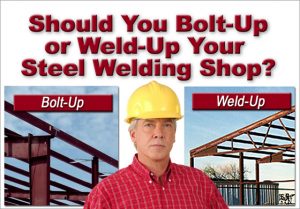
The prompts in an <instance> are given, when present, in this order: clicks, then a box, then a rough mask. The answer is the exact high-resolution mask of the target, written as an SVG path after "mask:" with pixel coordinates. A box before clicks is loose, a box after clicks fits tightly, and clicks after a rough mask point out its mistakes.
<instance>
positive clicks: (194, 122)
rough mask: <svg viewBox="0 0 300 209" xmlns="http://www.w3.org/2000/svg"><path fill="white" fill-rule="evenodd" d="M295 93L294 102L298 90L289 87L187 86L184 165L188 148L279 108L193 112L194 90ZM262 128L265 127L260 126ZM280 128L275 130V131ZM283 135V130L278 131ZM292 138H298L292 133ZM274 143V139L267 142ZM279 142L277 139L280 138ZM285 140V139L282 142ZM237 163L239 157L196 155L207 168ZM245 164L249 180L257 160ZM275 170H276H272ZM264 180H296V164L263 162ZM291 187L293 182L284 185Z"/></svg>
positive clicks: (292, 125) (293, 94)
mask: <svg viewBox="0 0 300 209" xmlns="http://www.w3.org/2000/svg"><path fill="white" fill-rule="evenodd" d="M208 92H211V93H226V92H227V93H229V92H231V93H243V92H244V93H251V92H253V93H264V92H276V93H284V92H287V93H292V104H293V105H294V104H295V89H294V88H289V87H185V111H184V122H185V130H184V135H185V164H186V165H189V151H190V150H191V149H193V148H196V147H198V146H200V145H203V144H206V143H208V142H210V141H212V140H215V139H217V138H219V137H221V136H224V135H226V134H229V133H231V132H233V131H235V130H237V129H240V128H242V127H244V126H246V125H249V124H251V123H253V122H256V121H258V120H260V119H263V118H265V117H267V116H269V115H272V114H274V113H275V112H278V111H249V110H248V111H218V110H216V111H193V110H192V94H193V93H208ZM293 115H294V114H293ZM287 123H288V124H285V125H287V126H289V127H293V128H295V124H294V122H287ZM260 129H261V130H262V129H264V128H260ZM275 132H276V133H278V131H275V130H273V133H275ZM278 134H281V135H284V133H278ZM292 137H295V136H294V135H293V134H292ZM267 142H269V143H272V141H270V140H269V141H267ZM277 143H278V141H277ZM283 143H284V142H283ZM230 162H233V163H236V164H238V159H231V158H222V157H204V158H196V160H195V167H197V168H200V169H201V168H204V167H205V166H206V165H212V166H219V165H224V164H227V163H230ZM245 166H246V168H247V169H248V170H250V171H251V173H250V174H248V178H249V179H255V171H254V166H255V161H252V160H245ZM270 171H276V172H270ZM260 178H261V180H268V179H269V180H279V179H295V166H294V165H293V164H284V163H272V164H268V165H267V164H264V165H261V175H260ZM282 186H283V187H290V186H291V184H290V185H282Z"/></svg>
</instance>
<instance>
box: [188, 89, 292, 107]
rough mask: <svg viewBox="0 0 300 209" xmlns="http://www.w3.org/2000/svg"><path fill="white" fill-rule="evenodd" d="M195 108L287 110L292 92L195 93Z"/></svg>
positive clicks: (193, 103)
mask: <svg viewBox="0 0 300 209" xmlns="http://www.w3.org/2000/svg"><path fill="white" fill-rule="evenodd" d="M192 97H193V98H192V106H193V110H287V109H291V94H290V93H194V94H193V96H192Z"/></svg>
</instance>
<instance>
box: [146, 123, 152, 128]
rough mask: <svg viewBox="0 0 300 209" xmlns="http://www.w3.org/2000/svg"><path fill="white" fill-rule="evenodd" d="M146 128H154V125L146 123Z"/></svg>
mask: <svg viewBox="0 0 300 209" xmlns="http://www.w3.org/2000/svg"><path fill="white" fill-rule="evenodd" d="M144 126H146V127H152V126H153V124H152V123H145V124H144Z"/></svg>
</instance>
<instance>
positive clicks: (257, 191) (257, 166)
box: [255, 162, 260, 205]
mask: <svg viewBox="0 0 300 209" xmlns="http://www.w3.org/2000/svg"><path fill="white" fill-rule="evenodd" d="M255 177H256V205H260V183H259V163H258V162H256V163H255Z"/></svg>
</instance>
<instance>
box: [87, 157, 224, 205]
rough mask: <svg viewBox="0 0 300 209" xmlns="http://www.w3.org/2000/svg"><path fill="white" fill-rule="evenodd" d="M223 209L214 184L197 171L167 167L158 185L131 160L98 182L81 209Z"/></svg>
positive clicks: (173, 164) (136, 161) (153, 177)
mask: <svg viewBox="0 0 300 209" xmlns="http://www.w3.org/2000/svg"><path fill="white" fill-rule="evenodd" d="M122 208H132V209H171V208H173V209H189V208H191V209H197V208H199V209H208V208H213V209H216V208H217V209H225V208H228V206H227V205H226V203H225V202H224V200H223V198H222V196H221V194H220V193H219V191H218V189H217V188H216V186H215V185H214V183H213V182H212V181H211V180H210V179H209V178H208V177H207V176H206V175H205V174H204V173H203V172H202V171H200V170H197V169H195V168H191V167H187V166H183V165H178V164H175V163H170V165H169V168H168V170H167V171H166V172H165V174H164V175H163V176H162V178H161V181H160V182H159V181H158V178H157V177H155V175H154V174H153V173H152V172H151V171H149V170H148V169H147V168H146V167H144V166H143V165H142V164H141V163H140V162H139V161H138V159H137V157H134V159H133V163H132V164H131V165H130V166H128V167H127V168H124V169H121V170H119V171H118V172H116V173H115V174H112V175H110V176H109V177H107V178H105V179H104V180H102V181H101V182H100V183H99V184H98V185H97V186H96V187H95V188H94V189H93V190H92V191H91V193H90V194H89V196H88V198H87V200H86V202H85V205H84V209H122Z"/></svg>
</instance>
